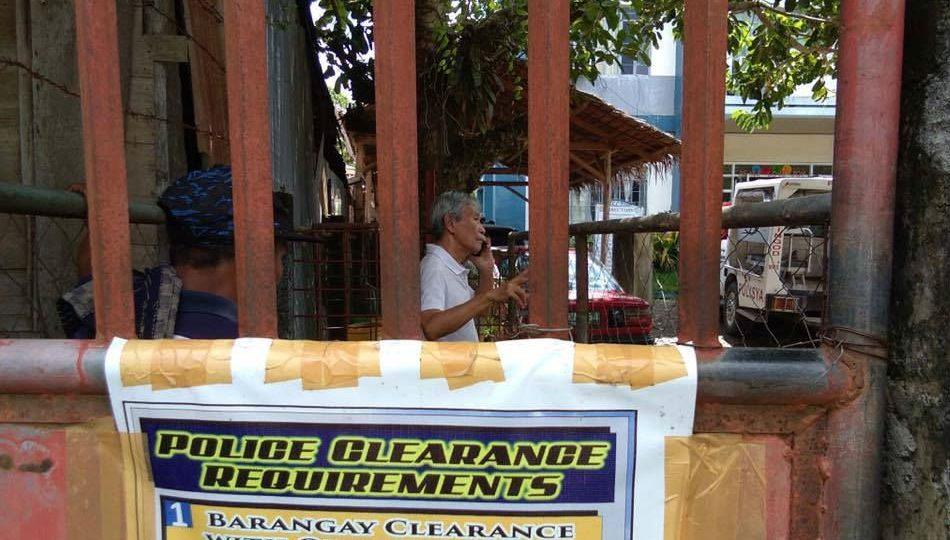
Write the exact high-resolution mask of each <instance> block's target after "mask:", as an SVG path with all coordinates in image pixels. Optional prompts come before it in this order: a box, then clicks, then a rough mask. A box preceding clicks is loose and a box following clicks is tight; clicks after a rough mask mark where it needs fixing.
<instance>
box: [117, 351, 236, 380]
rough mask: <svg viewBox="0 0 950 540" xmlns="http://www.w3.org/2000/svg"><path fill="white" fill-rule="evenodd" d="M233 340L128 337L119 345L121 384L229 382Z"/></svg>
mask: <svg viewBox="0 0 950 540" xmlns="http://www.w3.org/2000/svg"><path fill="white" fill-rule="evenodd" d="M233 345H234V341H233V340H198V339H194V340H159V341H152V340H132V341H129V342H127V343H126V344H125V346H124V347H123V349H122V358H121V360H120V362H119V375H120V377H121V379H122V384H123V385H124V386H140V385H144V384H151V385H152V389H153V390H166V389H169V388H187V387H191V386H199V385H204V384H227V383H230V382H231V347H232V346H233Z"/></svg>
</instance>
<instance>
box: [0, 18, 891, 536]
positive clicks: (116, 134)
mask: <svg viewBox="0 0 950 540" xmlns="http://www.w3.org/2000/svg"><path fill="white" fill-rule="evenodd" d="M75 4H76V24H77V43H78V47H77V49H78V54H79V76H80V83H81V90H82V92H81V94H82V110H83V126H84V133H83V135H84V145H85V150H86V153H85V155H86V179H87V183H88V201H89V221H90V236H91V243H92V254H93V274H94V283H95V301H96V306H97V309H96V318H97V321H96V322H97V325H96V326H97V328H98V332H99V340H98V341H95V342H83V341H59V340H44V341H25V340H20V341H10V340H7V341H0V422H2V425H0V492H2V493H3V494H4V500H5V501H7V502H6V503H5V504H4V505H3V508H2V510H0V522H3V523H4V525H5V530H4V531H2V532H0V537H2V538H21V537H24V538H25V537H43V538H64V537H67V534H68V532H69V531H73V532H75V531H84V532H85V533H88V534H92V535H93V536H95V537H102V536H104V534H105V533H102V534H97V533H98V532H102V529H99V528H95V529H94V528H91V527H103V526H102V525H101V524H99V525H95V524H89V523H87V521H88V520H87V521H83V519H82V518H81V517H78V516H77V512H76V505H81V504H85V503H83V502H82V501H83V500H86V503H88V500H89V499H83V498H81V497H80V498H77V496H76V495H77V494H76V492H74V491H72V492H71V491H68V490H67V489H66V486H67V484H66V478H67V476H68V475H69V474H70V470H71V469H70V467H79V466H81V463H82V462H83V460H84V459H85V460H87V461H88V459H89V456H83V455H77V454H75V453H71V450H73V451H74V450H75V449H76V448H78V447H76V446H70V441H71V440H73V441H75V440H76V439H77V438H79V439H81V438H82V437H88V436H89V433H90V431H88V430H86V431H81V432H78V433H77V432H76V431H75V430H74V429H73V428H71V427H69V425H70V424H76V423H81V422H85V421H90V420H95V419H98V418H103V417H107V416H109V409H108V404H107V401H106V399H105V398H104V396H103V394H104V392H105V384H104V381H103V373H102V360H103V350H104V344H105V343H106V341H107V340H109V339H111V338H112V337H114V336H121V337H132V336H133V335H134V332H133V328H132V326H133V325H132V321H133V317H131V313H132V296H131V290H130V281H129V279H128V276H129V275H130V271H131V267H130V256H129V235H128V230H129V229H128V224H129V215H128V206H127V197H126V185H125V178H126V171H125V161H124V149H123V141H124V136H123V119H122V112H121V111H122V107H121V99H122V98H121V95H120V91H119V84H118V81H119V72H118V70H119V54H118V50H117V35H116V11H115V10H116V6H115V2H114V1H112V0H86V1H78V2H76V3H75ZM727 7H728V6H727V2H726V0H687V1H686V27H685V32H686V36H685V52H686V64H685V70H684V71H685V73H686V75H685V98H684V100H683V102H684V104H685V106H684V146H683V157H682V159H683V175H682V177H683V189H682V199H681V209H682V215H683V218H682V223H681V227H680V230H681V241H682V255H681V259H680V276H681V294H680V298H681V302H680V305H679V318H680V330H679V340H680V341H681V342H682V343H692V344H693V345H694V346H695V347H696V349H697V354H698V356H699V357H700V359H701V365H700V369H699V396H698V401H699V403H698V412H697V417H696V425H695V431H696V432H699V433H739V434H743V435H745V436H748V437H753V438H758V439H760V440H763V441H765V442H766V443H767V444H768V445H769V447H770V448H774V449H777V450H778V455H782V456H783V459H782V460H780V461H779V462H776V467H775V469H774V470H770V471H769V474H770V475H774V476H775V478H776V482H777V483H776V484H775V486H777V487H774V488H773V490H772V491H770V496H769V497H770V500H769V505H768V508H769V513H768V518H769V531H771V532H773V533H775V537H785V536H787V537H792V538H817V537H822V538H874V537H876V536H877V531H878V524H877V505H878V488H879V478H880V472H879V469H880V454H881V440H882V426H883V405H884V394H883V389H884V377H885V373H884V369H885V358H886V337H885V336H886V328H887V315H888V309H887V303H888V294H889V283H890V260H891V259H890V257H891V228H892V224H893V199H894V197H893V193H894V178H895V167H896V153H897V122H898V112H899V111H898V104H899V102H898V98H899V88H900V84H899V83H900V68H901V60H902V59H901V50H902V47H901V45H902V37H903V34H902V33H903V3H902V2H900V1H899V0H844V2H843V7H842V15H841V22H840V24H841V52H840V58H839V79H838V80H839V82H838V100H837V103H838V112H837V124H836V148H835V163H834V169H835V171H836V175H837V179H836V182H835V192H834V199H833V212H832V228H833V234H834V237H835V242H834V245H833V246H832V256H831V260H832V261H833V266H832V268H831V272H830V289H831V290H832V291H833V296H832V297H831V299H830V311H829V316H828V327H827V328H826V331H825V334H824V335H825V339H826V345H825V346H823V347H822V348H821V349H820V350H815V351H781V350H772V349H741V350H740V349H731V350H723V349H721V348H720V346H719V341H718V339H717V325H718V319H717V303H718V298H717V296H716V290H717V288H718V276H717V271H718V268H719V265H718V254H717V253H716V246H718V245H719V241H718V239H719V235H720V229H721V223H720V220H721V219H720V210H721V206H720V204H721V203H720V195H721V187H720V174H721V171H720V167H721V166H722V154H723V130H722V123H723V113H722V110H723V109H722V103H723V95H724V78H725V66H726V65H725V57H726V49H725V47H726V35H725V32H726V18H727ZM226 8H227V9H226V10H225V18H226V24H225V29H226V33H227V39H226V45H227V64H228V65H227V71H228V98H229V106H230V120H231V123H230V137H231V148H232V150H233V151H232V156H233V163H232V165H233V170H234V186H235V228H236V254H237V272H238V283H239V288H238V308H239V314H240V332H241V335H244V336H265V337H271V336H275V335H276V331H277V314H276V301H275V298H276V295H275V282H274V271H273V267H272V266H271V265H273V264H274V263H273V258H272V257H271V256H270V254H271V253H272V252H273V245H272V242H273V239H272V236H271V233H270V227H271V224H270V221H271V216H270V213H271V208H270V200H271V198H270V195H269V193H270V191H271V185H272V178H271V166H270V155H269V153H268V152H267V149H269V148H270V135H269V127H268V126H269V121H268V106H267V66H266V58H265V56H264V55H265V52H264V51H265V50H266V48H265V43H264V30H265V26H264V25H265V20H264V10H263V3H262V2H260V0H229V1H228V2H226ZM568 10H569V2H568V0H529V57H528V66H529V67H528V69H529V80H530V88H531V89H532V93H531V95H530V96H529V148H530V150H529V151H530V163H529V177H530V178H531V180H530V182H531V187H532V192H534V193H537V192H541V193H546V194H547V195H548V196H547V197H546V204H536V205H534V206H532V207H531V210H530V212H531V214H530V223H531V228H533V229H536V230H545V231H551V233H550V234H546V235H539V237H538V238H536V239H535V240H534V242H533V245H532V251H533V252H534V264H535V265H536V267H541V268H545V269H546V270H547V271H546V272H533V273H532V274H531V283H530V287H531V290H532V293H533V297H534V298H535V301H534V302H532V306H531V309H532V311H531V313H530V319H531V322H533V323H536V324H538V325H540V326H542V327H548V328H562V327H564V326H566V321H567V305H566V303H565V302H563V299H564V298H567V290H566V283H567V280H566V279H564V278H565V275H564V272H566V270H567V252H568V225H567V224H568V219H567V205H566V202H567V197H566V193H565V190H566V188H567V185H568V184H567V174H568V171H567V156H568V122H567V118H568V116H567V115H568V109H567V90H568V86H567V81H568V80H569V74H568V63H567V53H568V47H569V44H568ZM413 13H414V9H413V2H412V1H411V0H379V1H377V2H376V7H375V35H376V40H377V47H376V69H377V72H376V84H377V111H378V114H379V116H378V118H377V129H378V132H377V140H378V144H379V150H378V153H379V192H378V195H379V244H380V250H381V253H380V259H381V281H382V314H383V322H382V326H383V333H384V336H385V337H390V338H411V339H417V338H419V337H421V332H420V324H419V286H418V283H419V282H418V253H417V252H416V250H417V249H418V237H419V231H418V211H419V201H418V185H417V184H418V166H417V163H416V155H417V152H416V149H417V148H416V134H415V126H416V89H415V81H416V70H415V56H414V54H413V52H412V51H413V50H414V43H415V40H414V35H413V33H414V28H415V25H414V20H413ZM397 133H398V134H399V135H398V136H396V134H397ZM534 199H535V200H540V198H538V197H537V196H535V197H534ZM845 265H846V266H845ZM91 433H95V431H92V432H91ZM89 485H90V486H91V487H90V489H95V487H94V486H92V485H91V484H89ZM786 488H787V489H786ZM88 495H89V494H87V496H88ZM92 497H96V495H92ZM83 527H85V528H83ZM26 531H29V532H26ZM87 537H91V536H87Z"/></svg>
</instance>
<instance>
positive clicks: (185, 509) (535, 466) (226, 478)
mask: <svg viewBox="0 0 950 540" xmlns="http://www.w3.org/2000/svg"><path fill="white" fill-rule="evenodd" d="M106 371H107V378H108V383H109V390H110V396H111V400H112V406H113V412H114V414H115V418H116V423H117V426H118V429H119V431H120V432H121V433H123V434H124V439H123V453H124V462H125V463H126V464H127V465H126V474H125V491H126V494H125V495H126V496H125V500H126V501H127V505H128V506H127V508H126V510H125V515H126V521H127V531H126V537H127V538H135V539H140V540H144V539H149V538H160V539H167V540H198V539H200V540H251V539H254V540H258V539H259V540H265V539H267V540H276V539H285V540H317V539H327V540H337V539H353V538H387V539H392V538H411V539H476V538H493V539H585V540H586V539H591V540H595V539H603V540H606V539H611V540H613V539H625V540H626V539H630V538H637V539H640V538H662V537H663V516H664V439H665V437H666V436H684V435H689V434H691V430H692V424H693V412H694V406H695V393H696V366H695V359H694V357H693V354H692V351H691V349H689V348H679V347H673V346H667V347H646V346H623V345H598V346H593V345H576V346H575V344H573V343H571V342H565V341H557V340H525V341H511V342H502V343H497V344H491V343H479V344H476V343H466V344H444V343H421V342H415V341H383V342H378V343H376V342H350V343H325V342H301V341H292V342H291V341H272V340H266V339H240V340H236V341H130V342H125V341H123V340H116V341H115V342H114V343H113V345H112V347H111V348H110V350H109V352H108V355H107V361H106Z"/></svg>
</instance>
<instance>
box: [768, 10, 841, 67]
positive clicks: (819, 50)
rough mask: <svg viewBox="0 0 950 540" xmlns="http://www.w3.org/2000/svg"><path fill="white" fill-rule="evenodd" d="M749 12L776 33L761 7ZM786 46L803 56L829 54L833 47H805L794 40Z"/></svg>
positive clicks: (789, 41)
mask: <svg viewBox="0 0 950 540" xmlns="http://www.w3.org/2000/svg"><path fill="white" fill-rule="evenodd" d="M749 11H751V12H752V13H755V17H756V18H757V19H759V20H760V21H762V24H763V25H765V27H766V28H768V29H769V30H770V31H772V32H777V30H776V28H775V25H774V24H772V21H770V20H769V18H768V17H767V16H765V14H764V13H762V8H761V7H753V8H750V9H749ZM788 44H789V46H791V48H793V49H795V50H796V51H798V52H799V53H801V54H804V55H818V54H829V53H832V52H834V47H806V46H804V45H802V44H801V43H799V42H798V40H796V39H790V40H788Z"/></svg>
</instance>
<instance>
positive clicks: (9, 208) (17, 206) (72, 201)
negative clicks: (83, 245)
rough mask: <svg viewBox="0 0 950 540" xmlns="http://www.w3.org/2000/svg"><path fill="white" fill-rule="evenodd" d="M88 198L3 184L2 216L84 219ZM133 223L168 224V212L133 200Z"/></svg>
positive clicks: (130, 203)
mask: <svg viewBox="0 0 950 540" xmlns="http://www.w3.org/2000/svg"><path fill="white" fill-rule="evenodd" d="M86 212H87V206H86V199H85V198H84V197H83V196H82V195H79V194H78V193H73V192H71V191H65V190H62V189H50V188H41V187H36V186H24V185H19V184H10V183H7V182H0V213H5V214H22V215H27V216H47V217H61V218H76V219H85V218H86ZM129 221H131V222H132V223H148V224H156V225H157V224H161V223H165V213H164V212H162V209H161V208H159V206H158V205H157V204H154V203H149V202H143V201H130V202H129Z"/></svg>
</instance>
